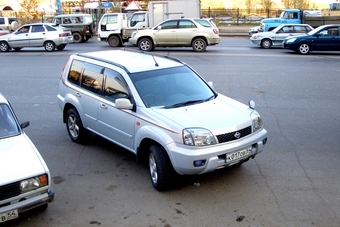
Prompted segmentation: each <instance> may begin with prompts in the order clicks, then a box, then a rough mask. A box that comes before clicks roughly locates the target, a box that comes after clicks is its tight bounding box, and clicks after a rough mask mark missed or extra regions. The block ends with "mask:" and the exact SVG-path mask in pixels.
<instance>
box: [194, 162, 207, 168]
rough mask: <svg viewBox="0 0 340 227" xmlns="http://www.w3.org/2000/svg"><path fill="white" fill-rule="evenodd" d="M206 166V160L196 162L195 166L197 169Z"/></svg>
mask: <svg viewBox="0 0 340 227" xmlns="http://www.w3.org/2000/svg"><path fill="white" fill-rule="evenodd" d="M204 165H205V160H197V161H194V166H195V167H199V166H204Z"/></svg>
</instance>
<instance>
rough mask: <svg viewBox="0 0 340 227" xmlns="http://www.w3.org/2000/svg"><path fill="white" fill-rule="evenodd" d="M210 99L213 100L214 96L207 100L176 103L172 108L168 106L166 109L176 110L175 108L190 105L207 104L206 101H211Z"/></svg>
mask: <svg viewBox="0 0 340 227" xmlns="http://www.w3.org/2000/svg"><path fill="white" fill-rule="evenodd" d="M212 98H215V95H212V96H210V97H209V98H207V99H198V100H189V101H185V102H180V103H176V104H174V105H172V106H169V107H168V108H176V107H181V106H187V105H191V104H197V103H202V102H207V101H209V100H211V99H212Z"/></svg>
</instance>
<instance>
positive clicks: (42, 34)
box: [0, 23, 73, 52]
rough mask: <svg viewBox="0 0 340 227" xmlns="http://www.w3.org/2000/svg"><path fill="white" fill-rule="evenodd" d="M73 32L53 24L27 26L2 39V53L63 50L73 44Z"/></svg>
mask: <svg viewBox="0 0 340 227" xmlns="http://www.w3.org/2000/svg"><path fill="white" fill-rule="evenodd" d="M72 41H73V38H72V34H71V31H70V30H69V29H67V28H64V27H62V26H59V25H56V24H52V23H35V24H25V25H23V26H21V27H20V28H18V29H17V30H15V31H14V32H13V33H11V34H8V35H4V36H1V37H0V51H1V52H7V51H9V50H11V49H14V50H15V51H19V50H21V49H22V48H24V47H44V48H45V50H46V51H49V52H50V51H54V50H55V49H57V50H63V49H64V48H65V47H66V45H67V44H69V43H72Z"/></svg>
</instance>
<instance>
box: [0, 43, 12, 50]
mask: <svg viewBox="0 0 340 227" xmlns="http://www.w3.org/2000/svg"><path fill="white" fill-rule="evenodd" d="M9 49H10V47H9V45H8V43H7V42H0V51H1V52H8V51H9Z"/></svg>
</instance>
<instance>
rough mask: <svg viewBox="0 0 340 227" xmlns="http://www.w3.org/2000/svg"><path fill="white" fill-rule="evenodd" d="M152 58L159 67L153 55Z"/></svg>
mask: <svg viewBox="0 0 340 227" xmlns="http://www.w3.org/2000/svg"><path fill="white" fill-rule="evenodd" d="M151 56H152V58H153V60H154V61H155V66H159V65H158V63H157V61H156V59H155V57H154V56H153V55H151Z"/></svg>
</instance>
